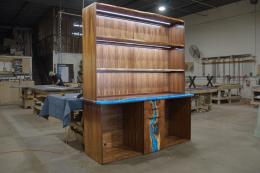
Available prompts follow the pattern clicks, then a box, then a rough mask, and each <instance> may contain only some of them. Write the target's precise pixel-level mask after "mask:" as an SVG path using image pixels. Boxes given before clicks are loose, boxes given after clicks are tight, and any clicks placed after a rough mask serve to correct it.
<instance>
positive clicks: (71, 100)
mask: <svg viewBox="0 0 260 173" xmlns="http://www.w3.org/2000/svg"><path fill="white" fill-rule="evenodd" d="M77 95H78V94H66V95H65V96H59V95H49V96H47V98H46V99H45V101H44V105H43V107H42V110H41V112H40V114H39V115H40V116H42V117H45V118H48V117H49V116H52V117H55V118H57V119H60V120H61V121H63V127H66V126H68V125H69V123H70V113H71V112H73V111H75V110H81V109H83V99H79V98H77Z"/></svg>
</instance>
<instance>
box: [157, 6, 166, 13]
mask: <svg viewBox="0 0 260 173" xmlns="http://www.w3.org/2000/svg"><path fill="white" fill-rule="evenodd" d="M158 10H159V11H161V12H164V11H165V10H166V7H165V6H160V7H159V8H158Z"/></svg>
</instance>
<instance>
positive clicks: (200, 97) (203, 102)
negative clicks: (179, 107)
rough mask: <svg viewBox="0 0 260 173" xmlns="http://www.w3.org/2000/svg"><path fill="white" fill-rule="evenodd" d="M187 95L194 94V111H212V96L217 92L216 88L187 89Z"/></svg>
mask: <svg viewBox="0 0 260 173" xmlns="http://www.w3.org/2000/svg"><path fill="white" fill-rule="evenodd" d="M185 91H186V93H189V94H194V97H192V99H191V100H192V104H191V105H192V110H195V111H196V112H200V111H210V110H211V107H212V94H213V93H216V92H217V89H216V88H214V87H206V86H201V87H196V88H186V89H185Z"/></svg>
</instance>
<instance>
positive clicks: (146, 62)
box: [97, 44, 169, 69]
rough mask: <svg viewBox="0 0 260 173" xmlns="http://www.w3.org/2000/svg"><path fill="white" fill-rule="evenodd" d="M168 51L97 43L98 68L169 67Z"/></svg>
mask: <svg viewBox="0 0 260 173" xmlns="http://www.w3.org/2000/svg"><path fill="white" fill-rule="evenodd" d="M168 57H169V54H168V51H167V50H162V49H149V48H136V47H126V46H115V45H102V44H100V45H97V68H140V69H168V66H169V65H168Z"/></svg>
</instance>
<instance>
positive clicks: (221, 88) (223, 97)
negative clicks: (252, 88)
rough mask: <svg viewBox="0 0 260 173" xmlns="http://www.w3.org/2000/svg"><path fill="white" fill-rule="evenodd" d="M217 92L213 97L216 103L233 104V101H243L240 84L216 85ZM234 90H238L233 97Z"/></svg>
mask: <svg viewBox="0 0 260 173" xmlns="http://www.w3.org/2000/svg"><path fill="white" fill-rule="evenodd" d="M215 86H216V89H217V92H216V93H215V94H214V95H213V97H212V101H216V102H217V104H220V103H221V101H227V102H228V103H231V102H232V101H233V100H238V101H239V100H240V99H241V88H242V86H241V85H240V84H216V85H215ZM232 90H236V94H235V95H232Z"/></svg>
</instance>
